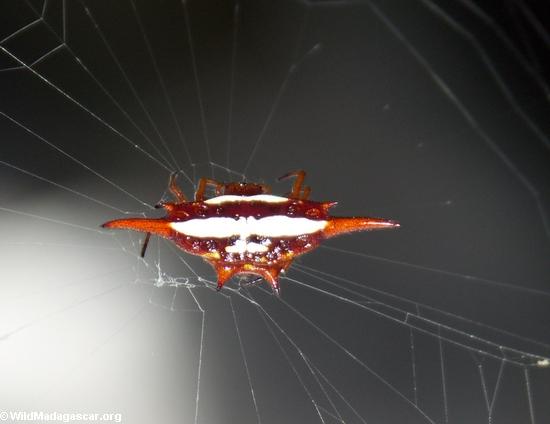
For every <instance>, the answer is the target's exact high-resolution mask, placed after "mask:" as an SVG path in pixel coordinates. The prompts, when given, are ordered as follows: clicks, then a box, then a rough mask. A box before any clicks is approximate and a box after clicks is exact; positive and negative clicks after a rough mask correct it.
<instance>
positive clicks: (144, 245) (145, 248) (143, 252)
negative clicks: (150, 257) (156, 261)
mask: <svg viewBox="0 0 550 424" xmlns="http://www.w3.org/2000/svg"><path fill="white" fill-rule="evenodd" d="M150 239H151V233H147V235H146V236H145V240H143V246H142V247H141V255H140V256H141V257H142V258H143V257H145V251H146V250H147V245H148V244H149V240H150Z"/></svg>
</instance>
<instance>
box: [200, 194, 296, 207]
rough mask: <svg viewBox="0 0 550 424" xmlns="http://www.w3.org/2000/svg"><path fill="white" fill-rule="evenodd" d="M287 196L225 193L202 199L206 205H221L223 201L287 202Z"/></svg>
mask: <svg viewBox="0 0 550 424" xmlns="http://www.w3.org/2000/svg"><path fill="white" fill-rule="evenodd" d="M288 201H289V199H288V198H287V197H281V196H273V195H271V194H256V195H254V196H235V195H225V196H218V197H212V198H211V199H207V200H205V201H204V203H206V204H207V205H221V204H223V203H235V202H265V203H284V202H288Z"/></svg>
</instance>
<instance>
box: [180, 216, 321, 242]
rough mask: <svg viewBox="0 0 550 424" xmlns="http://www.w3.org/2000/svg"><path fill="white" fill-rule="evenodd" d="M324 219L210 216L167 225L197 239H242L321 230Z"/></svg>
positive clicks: (282, 235)
mask: <svg viewBox="0 0 550 424" xmlns="http://www.w3.org/2000/svg"><path fill="white" fill-rule="evenodd" d="M327 222H328V221H322V220H313V219H307V218H290V217H288V216H285V215H274V216H267V217H265V218H260V219H256V218H254V217H253V216H249V217H247V218H245V217H240V218H239V219H234V218H223V217H212V218H204V219H190V220H188V221H183V222H171V223H170V227H171V228H172V229H173V230H174V231H177V232H178V233H181V234H185V235H187V236H191V237H200V238H229V237H231V236H239V238H240V239H242V240H245V239H246V238H248V237H249V236H251V235H256V236H260V237H296V236H300V235H302V234H312V233H316V232H317V231H321V230H323V229H324V228H325V227H326V225H327Z"/></svg>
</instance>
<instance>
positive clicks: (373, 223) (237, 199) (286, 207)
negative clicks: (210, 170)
mask: <svg viewBox="0 0 550 424" xmlns="http://www.w3.org/2000/svg"><path fill="white" fill-rule="evenodd" d="M288 177H295V178H296V179H295V181H294V185H293V187H292V191H291V193H290V194H289V195H288V197H280V196H274V195H271V194H270V193H271V189H270V188H269V187H268V186H266V185H263V184H253V183H246V182H233V183H221V182H218V181H215V180H211V179H206V178H202V179H201V180H200V181H199V186H198V188H197V191H196V193H195V200H194V201H187V198H186V197H185V195H184V194H183V192H182V191H181V189H180V188H179V187H178V186H177V184H176V175H175V174H173V175H172V176H171V177H170V183H169V190H170V192H171V193H172V195H173V196H174V198H175V202H166V203H161V204H159V205H158V207H162V208H164V209H165V210H166V216H165V217H163V218H158V219H148V218H130V219H117V220H114V221H109V222H106V223H105V224H103V227H105V228H122V229H130V230H135V231H142V232H145V233H147V236H146V239H145V242H144V244H143V248H142V251H141V255H142V256H144V255H145V250H146V248H147V243H148V242H149V238H150V236H151V234H156V235H158V236H161V237H164V238H167V239H169V240H171V241H173V242H174V243H175V244H176V245H177V246H178V247H179V248H180V249H182V250H184V251H185V252H187V253H190V254H193V255H198V256H202V257H203V258H204V259H205V260H206V261H208V262H209V263H210V264H211V265H212V266H213V267H214V269H215V270H216V273H217V275H218V289H221V288H222V287H223V285H224V284H225V283H226V282H227V281H228V280H229V279H230V278H231V277H232V276H234V275H236V274H254V275H259V276H260V277H262V278H264V279H265V280H266V281H267V282H268V283H269V284H270V285H271V287H272V288H273V291H274V292H275V294H277V295H278V294H279V274H280V273H281V272H284V271H286V270H287V269H288V268H289V267H290V265H291V263H292V261H293V260H294V259H295V258H296V257H297V256H299V255H302V254H304V253H306V252H309V251H310V250H313V249H315V248H316V247H317V246H318V245H319V243H320V242H321V241H323V240H324V239H327V238H330V237H334V236H337V235H340V234H345V233H349V232H352V231H367V230H376V229H382V228H395V227H399V224H398V223H397V222H395V221H390V220H386V219H380V218H369V217H351V218H343V217H333V216H330V215H329V209H330V208H331V207H332V206H334V205H335V204H336V203H335V202H314V201H312V200H308V197H309V194H310V188H309V187H303V182H304V178H305V172H304V171H297V172H292V173H289V174H286V175H284V176H282V177H281V178H280V179H284V178H288ZM207 186H212V187H213V188H214V190H215V194H216V196H215V197H211V198H209V199H205V190H206V187H207Z"/></svg>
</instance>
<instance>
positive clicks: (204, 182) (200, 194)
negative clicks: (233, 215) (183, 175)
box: [195, 178, 225, 202]
mask: <svg viewBox="0 0 550 424" xmlns="http://www.w3.org/2000/svg"><path fill="white" fill-rule="evenodd" d="M207 186H213V187H216V196H220V195H221V194H222V192H223V188H224V186H225V185H224V184H223V183H220V182H219V181H216V180H211V179H210V178H201V179H200V180H199V187H198V188H197V191H196V193H195V202H202V201H203V200H204V192H205V190H206V187H207Z"/></svg>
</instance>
